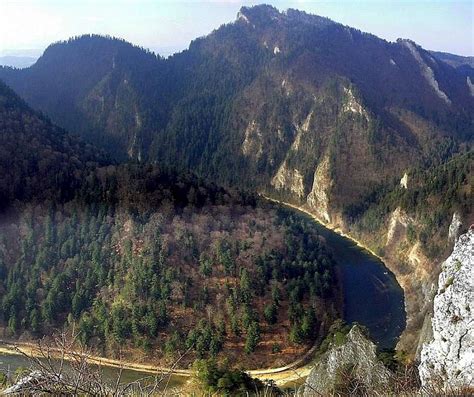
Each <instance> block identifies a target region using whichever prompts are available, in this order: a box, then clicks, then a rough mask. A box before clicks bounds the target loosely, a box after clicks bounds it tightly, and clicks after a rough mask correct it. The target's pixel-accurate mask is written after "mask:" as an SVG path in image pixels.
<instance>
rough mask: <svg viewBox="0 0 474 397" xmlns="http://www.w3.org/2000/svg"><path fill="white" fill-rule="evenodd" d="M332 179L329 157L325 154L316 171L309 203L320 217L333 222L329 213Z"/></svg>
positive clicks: (308, 198) (308, 199)
mask: <svg viewBox="0 0 474 397" xmlns="http://www.w3.org/2000/svg"><path fill="white" fill-rule="evenodd" d="M331 185H332V181H331V177H330V170H329V157H328V156H325V157H324V158H323V160H322V161H321V162H320V163H319V165H318V167H317V168H316V171H315V172H314V178H313V186H312V188H311V192H310V193H309V194H308V197H307V204H308V206H309V208H310V209H311V211H312V212H315V213H316V215H317V216H318V218H322V219H324V220H325V221H326V222H327V223H329V222H331V216H330V215H329V211H330V209H329V191H330V189H331Z"/></svg>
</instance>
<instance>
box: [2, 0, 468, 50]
mask: <svg viewBox="0 0 474 397" xmlns="http://www.w3.org/2000/svg"><path fill="white" fill-rule="evenodd" d="M262 2H264V3H266V4H271V5H274V6H275V7H277V8H278V9H280V10H285V9H287V8H297V9H300V10H303V11H307V12H309V13H312V14H318V15H321V16H326V17H329V18H331V19H333V20H335V21H337V22H341V23H343V24H346V25H349V26H352V27H355V28H358V29H360V30H362V31H366V32H370V33H373V34H375V35H377V36H379V37H382V38H384V39H387V40H390V41H395V40H396V39H397V38H399V37H402V38H409V39H412V40H414V41H415V42H417V43H418V44H420V45H421V46H423V47H424V48H426V49H430V50H437V51H445V52H451V53H454V54H459V55H470V56H472V55H474V27H473V24H474V22H473V21H474V0H460V1H459V0H418V1H414V0H409V1H407V0H396V1H392V0H352V1H348V0H332V1H328V0H326V1H316V0H312V1H305V0H299V1H297V0H289V1H287V0H274V1H272V0H266V1H265V0H261V1H235V0H207V1H202V0H187V1H180V0H174V1H172V0H0V56H1V55H39V54H40V53H41V52H42V50H44V48H46V47H47V46H48V45H49V44H50V43H52V42H55V41H59V40H64V39H67V38H69V37H71V36H76V35H80V34H85V33H98V34H108V35H111V36H116V37H121V38H123V39H125V40H127V41H130V42H132V43H133V44H136V45H140V46H143V47H145V48H149V49H151V50H153V51H156V52H159V53H160V54H162V55H168V54H169V53H172V52H176V51H180V50H183V49H185V48H187V47H188V45H189V43H190V41H191V40H193V39H194V38H196V37H199V36H203V35H206V34H208V33H210V32H211V31H212V30H213V29H216V28H218V27H219V26H220V25H222V24H224V23H228V22H231V21H232V20H234V19H235V18H236V14H237V12H238V10H239V9H240V7H242V6H244V5H247V6H248V5H253V4H260V3H262Z"/></svg>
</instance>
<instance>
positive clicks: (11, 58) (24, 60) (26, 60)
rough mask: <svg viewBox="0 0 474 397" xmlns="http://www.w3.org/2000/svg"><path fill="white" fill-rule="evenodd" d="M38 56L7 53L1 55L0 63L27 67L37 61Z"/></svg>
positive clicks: (20, 67) (14, 66)
mask: <svg viewBox="0 0 474 397" xmlns="http://www.w3.org/2000/svg"><path fill="white" fill-rule="evenodd" d="M36 60H37V58H35V57H27V56H16V55H5V56H0V65H3V66H10V67H13V68H19V69H22V68H27V67H30V66H31V65H33V64H34V63H35V62H36Z"/></svg>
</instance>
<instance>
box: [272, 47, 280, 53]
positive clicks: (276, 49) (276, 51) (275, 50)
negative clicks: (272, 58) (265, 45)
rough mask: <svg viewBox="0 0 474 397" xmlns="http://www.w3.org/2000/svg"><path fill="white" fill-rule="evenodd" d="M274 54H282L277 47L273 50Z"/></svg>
mask: <svg viewBox="0 0 474 397" xmlns="http://www.w3.org/2000/svg"><path fill="white" fill-rule="evenodd" d="M273 53H274V54H275V55H276V54H279V53H280V49H279V48H278V47H275V48H274V49H273Z"/></svg>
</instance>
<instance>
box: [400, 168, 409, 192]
mask: <svg viewBox="0 0 474 397" xmlns="http://www.w3.org/2000/svg"><path fill="white" fill-rule="evenodd" d="M400 186H401V187H404V188H405V189H408V174H407V173H406V172H405V174H404V175H403V177H402V179H400Z"/></svg>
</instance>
